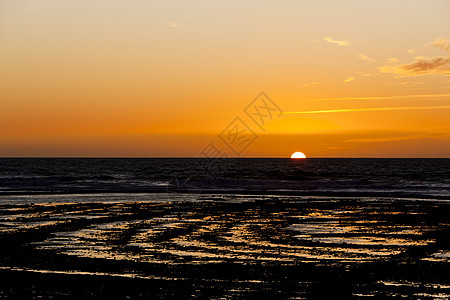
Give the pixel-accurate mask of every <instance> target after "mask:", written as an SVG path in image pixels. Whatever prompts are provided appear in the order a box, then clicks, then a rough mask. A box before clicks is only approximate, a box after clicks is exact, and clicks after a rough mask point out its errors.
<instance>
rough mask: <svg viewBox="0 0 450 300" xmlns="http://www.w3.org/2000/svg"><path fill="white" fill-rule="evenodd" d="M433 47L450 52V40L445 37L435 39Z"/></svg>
mask: <svg viewBox="0 0 450 300" xmlns="http://www.w3.org/2000/svg"><path fill="white" fill-rule="evenodd" d="M431 45H432V46H434V47H436V48H439V49H442V50H445V51H450V39H449V38H445V37H439V38H437V39H435V40H434V41H433V42H432V43H431Z"/></svg>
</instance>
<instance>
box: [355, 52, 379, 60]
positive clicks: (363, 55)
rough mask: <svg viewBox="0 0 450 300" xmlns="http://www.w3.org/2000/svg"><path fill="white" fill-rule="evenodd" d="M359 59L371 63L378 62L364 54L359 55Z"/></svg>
mask: <svg viewBox="0 0 450 300" xmlns="http://www.w3.org/2000/svg"><path fill="white" fill-rule="evenodd" d="M358 57H359V59H361V60H365V61H370V62H376V60H375V59H373V58H370V57H368V56H367V55H365V54H362V53H359V54H358Z"/></svg>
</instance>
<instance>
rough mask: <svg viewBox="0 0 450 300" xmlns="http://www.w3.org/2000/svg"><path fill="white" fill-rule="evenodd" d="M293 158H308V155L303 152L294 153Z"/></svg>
mask: <svg viewBox="0 0 450 300" xmlns="http://www.w3.org/2000/svg"><path fill="white" fill-rule="evenodd" d="M291 158H306V155H305V154H304V153H303V152H294V153H292V155H291Z"/></svg>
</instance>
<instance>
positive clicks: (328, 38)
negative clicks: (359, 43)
mask: <svg viewBox="0 0 450 300" xmlns="http://www.w3.org/2000/svg"><path fill="white" fill-rule="evenodd" d="M323 39H324V40H325V41H326V42H328V43H331V44H336V45H339V46H348V45H350V43H349V42H347V41H339V40H335V39H333V38H331V37H329V36H326V37H324V38H323Z"/></svg>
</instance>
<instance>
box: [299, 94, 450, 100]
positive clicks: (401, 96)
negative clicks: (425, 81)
mask: <svg viewBox="0 0 450 300" xmlns="http://www.w3.org/2000/svg"><path fill="white" fill-rule="evenodd" d="M440 97H449V100H450V94H411V95H399V96H382V97H345V98H319V99H308V100H302V101H325V100H327V101H330V100H336V101H337V100H388V99H409V98H440Z"/></svg>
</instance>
